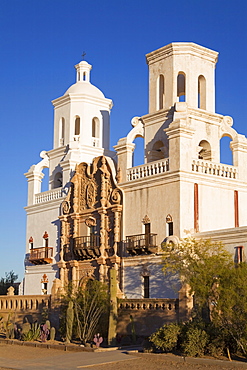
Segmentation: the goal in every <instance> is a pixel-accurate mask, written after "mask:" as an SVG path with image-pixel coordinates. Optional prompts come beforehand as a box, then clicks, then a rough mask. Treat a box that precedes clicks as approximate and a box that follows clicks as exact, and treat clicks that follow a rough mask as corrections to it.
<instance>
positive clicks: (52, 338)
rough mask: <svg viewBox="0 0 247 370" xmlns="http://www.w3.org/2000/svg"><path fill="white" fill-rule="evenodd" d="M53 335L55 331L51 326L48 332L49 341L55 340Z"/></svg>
mask: <svg viewBox="0 0 247 370" xmlns="http://www.w3.org/2000/svg"><path fill="white" fill-rule="evenodd" d="M55 335H56V329H55V328H54V326H52V327H51V330H50V340H55Z"/></svg>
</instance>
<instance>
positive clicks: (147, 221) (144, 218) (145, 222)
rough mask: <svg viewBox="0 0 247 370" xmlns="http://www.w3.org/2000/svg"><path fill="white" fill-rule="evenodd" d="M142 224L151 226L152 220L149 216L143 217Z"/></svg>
mask: <svg viewBox="0 0 247 370" xmlns="http://www.w3.org/2000/svg"><path fill="white" fill-rule="evenodd" d="M142 223H143V225H146V224H150V223H151V220H150V218H149V217H148V215H146V216H144V217H143V219H142Z"/></svg>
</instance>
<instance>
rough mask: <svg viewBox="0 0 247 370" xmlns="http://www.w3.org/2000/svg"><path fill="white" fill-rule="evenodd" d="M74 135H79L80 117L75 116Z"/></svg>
mask: <svg viewBox="0 0 247 370" xmlns="http://www.w3.org/2000/svg"><path fill="white" fill-rule="evenodd" d="M75 135H80V117H78V116H76V118H75Z"/></svg>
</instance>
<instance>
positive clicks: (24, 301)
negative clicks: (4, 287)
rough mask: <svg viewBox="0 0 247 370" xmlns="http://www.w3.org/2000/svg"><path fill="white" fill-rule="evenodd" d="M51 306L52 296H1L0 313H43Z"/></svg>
mask: <svg viewBox="0 0 247 370" xmlns="http://www.w3.org/2000/svg"><path fill="white" fill-rule="evenodd" d="M50 305H51V295H35V296H24V295H23V296H21V295H19V296H7V295H4V296H0V312H4V311H8V312H12V311H13V312H14V311H26V310H30V311H37V310H38V311H40V312H41V311H42V309H43V308H44V307H47V308H49V307H50Z"/></svg>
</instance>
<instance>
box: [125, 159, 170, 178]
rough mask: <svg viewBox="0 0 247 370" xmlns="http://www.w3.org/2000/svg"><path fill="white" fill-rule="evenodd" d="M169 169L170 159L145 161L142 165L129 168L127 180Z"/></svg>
mask: <svg viewBox="0 0 247 370" xmlns="http://www.w3.org/2000/svg"><path fill="white" fill-rule="evenodd" d="M167 171H169V159H168V158H166V159H161V160H159V161H156V162H150V163H145V164H142V165H141V166H136V167H132V168H129V169H128V170H127V181H133V180H137V179H143V178H146V177H150V176H154V175H158V174H161V173H165V172H167Z"/></svg>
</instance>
